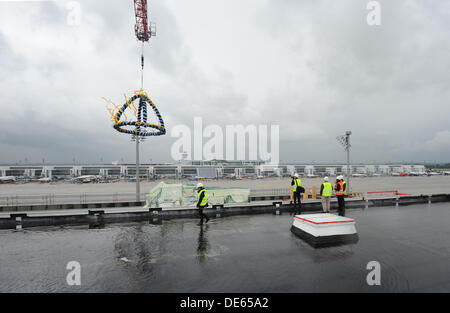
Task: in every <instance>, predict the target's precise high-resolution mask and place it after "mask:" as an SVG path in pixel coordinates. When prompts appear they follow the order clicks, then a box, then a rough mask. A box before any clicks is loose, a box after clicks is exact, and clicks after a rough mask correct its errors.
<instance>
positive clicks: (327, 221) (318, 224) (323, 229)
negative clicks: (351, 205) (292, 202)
mask: <svg viewBox="0 0 450 313" xmlns="http://www.w3.org/2000/svg"><path fill="white" fill-rule="evenodd" d="M291 231H292V232H293V233H294V234H296V235H297V236H298V237H300V238H302V239H304V240H305V241H306V242H307V243H309V244H310V245H311V246H313V247H315V248H317V247H326V246H333V245H339V244H346V243H356V242H357V241H358V239H359V238H358V233H357V231H356V228H355V220H354V219H352V218H349V217H344V216H338V215H334V214H330V213H320V214H305V215H295V217H294V222H293V224H292V227H291Z"/></svg>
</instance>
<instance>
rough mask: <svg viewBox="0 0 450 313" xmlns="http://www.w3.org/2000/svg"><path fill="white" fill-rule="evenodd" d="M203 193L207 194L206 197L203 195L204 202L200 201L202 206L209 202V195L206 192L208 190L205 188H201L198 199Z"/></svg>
mask: <svg viewBox="0 0 450 313" xmlns="http://www.w3.org/2000/svg"><path fill="white" fill-rule="evenodd" d="M202 193H204V194H205V195H204V197H203V199H202V202H200V206H205V205H207V204H208V195H207V194H206V190H205V189H202V190H200V191H199V192H198V198H197V200H199V199H200V195H201V194H202Z"/></svg>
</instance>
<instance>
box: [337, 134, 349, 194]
mask: <svg viewBox="0 0 450 313" xmlns="http://www.w3.org/2000/svg"><path fill="white" fill-rule="evenodd" d="M351 134H352V132H351V131H349V130H347V131H346V132H345V135H341V136H337V137H336V139H337V141H338V142H339V143H340V144H341V145H342V146H343V147H344V149H345V151H346V152H347V170H346V172H347V182H346V183H347V191H348V193H349V194H350V193H351V187H350V179H351V176H352V170H351V168H350V147H351V145H350V135H351Z"/></svg>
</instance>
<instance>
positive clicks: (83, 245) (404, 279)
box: [0, 203, 450, 292]
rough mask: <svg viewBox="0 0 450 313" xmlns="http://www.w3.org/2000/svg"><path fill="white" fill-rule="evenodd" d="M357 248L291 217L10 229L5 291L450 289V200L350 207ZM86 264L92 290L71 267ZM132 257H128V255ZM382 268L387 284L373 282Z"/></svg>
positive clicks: (5, 235) (2, 279)
mask: <svg viewBox="0 0 450 313" xmlns="http://www.w3.org/2000/svg"><path fill="white" fill-rule="evenodd" d="M347 215H348V216H349V217H351V218H354V219H355V220H356V223H357V224H356V225H357V229H358V233H359V238H360V239H359V242H358V243H357V244H351V245H343V246H337V247H329V248H322V249H314V248H312V247H310V246H309V245H308V244H307V243H305V242H304V241H302V240H301V239H299V238H297V237H296V236H295V235H293V234H292V233H291V232H290V231H289V228H290V226H291V224H292V216H289V215H281V216H276V215H270V214H266V215H250V216H234V217H227V218H222V219H217V220H212V221H211V222H210V223H208V224H207V225H206V226H203V228H201V227H199V226H197V225H196V224H197V220H195V219H185V220H170V221H164V222H163V223H162V225H151V224H148V223H127V224H114V225H107V227H106V228H104V229H87V227H86V226H83V227H65V228H60V227H52V228H39V229H33V230H25V231H23V232H14V231H1V232H0V234H1V236H2V243H1V248H2V253H1V254H0V264H2V266H1V267H0V290H1V291H3V292H5V291H30V292H36V291H50V292H51V291H90V292H113V291H117V292H122V291H142V292H386V291H387V292H405V291H446V292H448V291H450V280H449V279H448V278H449V277H450V266H449V264H450V241H449V240H448V238H449V237H448V235H449V233H448V225H449V223H450V205H449V204H448V203H441V204H432V205H412V206H407V207H383V208H370V209H366V210H359V209H357V210H348V211H347ZM71 260H76V261H78V262H80V264H81V267H82V271H83V272H82V286H80V287H76V288H78V289H76V290H75V289H73V288H74V287H70V286H67V284H66V280H65V279H66V274H67V273H66V271H65V266H66V264H67V262H68V261H71ZM124 260H126V261H124ZM370 261H377V262H379V263H380V265H381V286H369V285H368V284H367V282H366V277H367V274H368V273H369V270H367V269H366V266H367V264H368V262H370Z"/></svg>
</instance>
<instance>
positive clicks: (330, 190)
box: [322, 182, 333, 197]
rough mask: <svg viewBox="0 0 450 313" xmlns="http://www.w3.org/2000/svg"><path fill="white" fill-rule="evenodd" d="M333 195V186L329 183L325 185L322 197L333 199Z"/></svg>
mask: <svg viewBox="0 0 450 313" xmlns="http://www.w3.org/2000/svg"><path fill="white" fill-rule="evenodd" d="M332 195H333V185H332V184H331V183H329V182H326V183H323V190H322V196H323V197H331V196H332Z"/></svg>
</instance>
